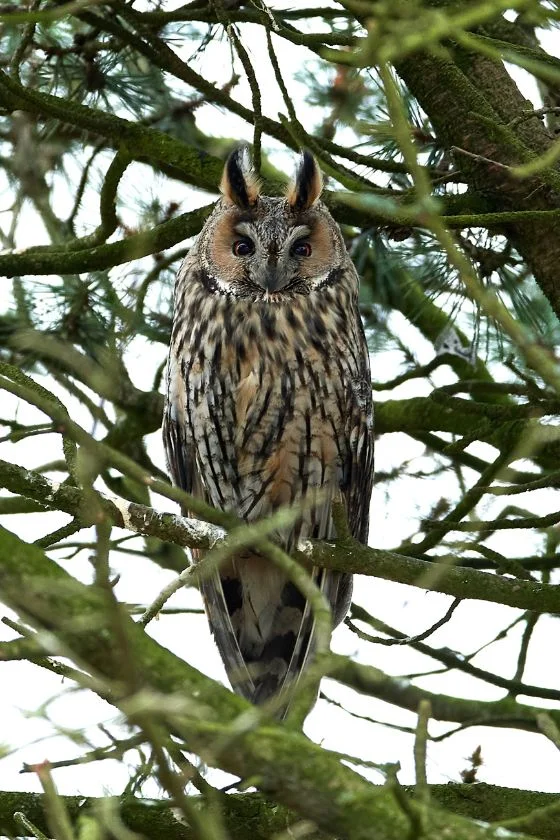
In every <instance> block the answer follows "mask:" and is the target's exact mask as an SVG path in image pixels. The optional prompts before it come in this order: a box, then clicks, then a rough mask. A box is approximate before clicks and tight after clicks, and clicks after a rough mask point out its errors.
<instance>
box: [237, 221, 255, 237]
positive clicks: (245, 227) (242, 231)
mask: <svg viewBox="0 0 560 840" xmlns="http://www.w3.org/2000/svg"><path fill="white" fill-rule="evenodd" d="M233 230H234V231H235V233H238V234H239V235H240V236H250V237H253V236H255V234H256V231H255V226H254V224H253V223H252V222H250V221H248V220H247V221H243V219H240V220H238V221H237V222H236V223H235V224H234V226H233Z"/></svg>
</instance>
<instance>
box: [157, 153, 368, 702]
mask: <svg viewBox="0 0 560 840" xmlns="http://www.w3.org/2000/svg"><path fill="white" fill-rule="evenodd" d="M321 189H322V181H321V174H320V172H319V169H318V167H317V163H316V162H315V160H314V158H313V157H312V156H311V155H310V154H309V153H307V152H305V153H304V154H303V156H302V159H301V163H300V166H299V170H298V172H297V175H296V178H295V181H294V183H293V184H292V185H291V186H290V188H289V190H288V192H287V194H286V196H285V197H283V198H270V197H267V196H263V195H260V192H259V184H258V181H257V179H256V178H255V177H254V176H253V174H252V173H251V172H250V169H249V167H248V166H247V162H246V160H245V157H244V152H243V151H240V150H239V151H236V152H234V153H233V154H232V155H231V156H230V158H229V160H228V161H227V163H226V166H225V170H224V174H223V178H222V183H221V191H222V198H221V200H220V201H219V202H218V203H217V205H216V207H215V209H214V211H213V213H212V215H211V216H210V217H209V218H208V220H207V222H206V224H205V225H204V227H203V229H202V232H201V233H200V236H199V237H198V239H197V241H196V243H195V244H194V245H193V247H192V249H191V251H190V252H189V254H188V256H187V257H186V258H185V261H184V262H183V265H182V266H181V269H180V271H179V274H178V276H177V283H176V287H175V304H174V315H173V333H172V338H171V348H170V353H169V362H168V370H167V402H166V408H165V416H164V431H163V434H164V441H165V447H166V451H167V458H168V462H169V468H170V471H171V474H172V477H173V481H174V482H175V483H176V484H177V485H179V486H180V487H182V488H183V489H184V490H186V491H187V492H188V493H191V494H193V495H194V496H197V497H200V498H202V499H204V500H205V501H207V502H209V503H210V504H211V505H213V506H214V507H216V508H219V509H221V510H225V511H230V512H232V513H234V514H236V515H237V516H238V517H239V518H241V519H243V520H245V521H247V522H252V521H254V520H257V519H260V518H262V517H266V516H267V515H269V514H271V513H272V512H273V511H275V510H276V509H278V508H279V507H281V506H285V505H295V506H298V505H300V506H301V504H302V502H308V503H309V502H311V504H306V505H305V508H304V509H303V511H302V515H301V517H300V518H299V520H298V521H297V522H296V523H295V524H294V525H293V526H292V527H290V528H288V529H285V530H284V531H283V532H282V533H281V534H280V535H279V536H278V537H277V539H278V541H279V542H280V543H281V545H282V546H283V548H285V550H286V551H288V552H291V551H293V549H295V548H296V547H297V543H298V540H300V539H307V538H314V539H331V538H333V537H335V536H336V535H335V532H334V526H333V520H332V505H333V501H335V500H336V499H342V500H343V502H344V504H345V508H346V513H347V519H348V525H349V528H350V531H351V533H352V534H353V536H354V537H355V538H356V539H358V540H360V541H361V542H366V541H367V535H368V513H369V504H370V496H371V489H372V481H373V428H372V398H371V378H370V370H369V360H368V352H367V346H366V341H365V336H364V331H363V327H362V323H361V320H360V315H359V311H358V277H357V274H356V270H355V269H354V266H353V264H352V261H351V260H350V257H349V256H348V254H347V252H346V249H345V246H344V242H343V239H342V235H341V232H340V229H339V227H338V225H337V224H336V222H335V221H334V219H333V218H332V216H331V215H330V213H329V211H328V210H327V208H326V207H325V205H324V204H322V203H321V201H320V200H319V196H320V194H321ZM314 499H316V500H317V503H316V504H315V505H313V500H314ZM195 559H196V558H195ZM312 576H313V579H314V581H315V583H316V584H317V586H318V587H319V588H320V589H321V590H322V592H323V593H324V595H325V597H326V599H327V601H328V602H329V603H330V605H331V608H332V614H333V624H334V625H336V624H338V623H339V622H340V621H342V619H343V618H344V616H345V615H346V613H347V611H348V607H349V605H350V598H351V591H352V577H351V575H349V574H343V573H340V572H334V571H329V570H325V569H319V568H315V569H313V571H312ZM201 589H202V595H203V598H204V603H205V607H206V612H207V615H208V620H209V622H210V627H211V629H212V632H213V634H214V637H215V640H216V643H217V645H218V648H219V650H220V653H221V655H222V658H223V661H224V664H225V667H226V671H227V673H228V676H229V679H230V681H231V684H232V686H233V688H234V689H235V691H237V692H238V693H240V694H242V695H243V696H244V697H246V698H248V699H249V700H251V701H253V702H254V703H263V702H264V701H266V700H267V699H268V698H270V697H273V696H274V695H275V694H277V693H278V692H279V691H280V690H281V689H282V688H284V687H288V686H290V685H292V686H293V685H294V684H295V681H296V679H297V677H298V675H299V674H300V673H301V671H302V669H303V668H304V666H305V663H306V661H307V660H308V658H309V655H310V652H312V650H313V614H312V611H311V609H310V606H309V604H308V603H306V601H305V598H304V597H303V596H302V594H301V593H300V592H299V590H298V589H297V587H296V586H295V585H294V584H293V583H291V582H290V581H289V580H288V579H287V578H286V577H285V575H284V574H283V573H282V572H281V571H280V570H279V569H278V568H277V567H275V566H274V565H273V564H272V563H271V562H270V560H267V559H265V558H264V557H262V556H260V555H259V554H258V552H257V551H255V550H250V551H247V552H243V553H241V554H240V555H237V556H235V557H234V558H233V559H231V561H229V562H228V563H227V564H225V565H223V566H222V567H221V569H220V570H219V572H215V573H214V575H213V576H212V577H210V578H209V579H206V580H204V581H203V583H202V584H201Z"/></svg>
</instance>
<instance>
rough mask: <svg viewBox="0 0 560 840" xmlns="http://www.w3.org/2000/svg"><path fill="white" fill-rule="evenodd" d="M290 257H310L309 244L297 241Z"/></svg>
mask: <svg viewBox="0 0 560 840" xmlns="http://www.w3.org/2000/svg"><path fill="white" fill-rule="evenodd" d="M291 251H292V256H294V257H310V256H311V245H310V244H309V242H305V241H303V240H301V239H300V240H299V242H296V243H295V244H294V245H292V248H291Z"/></svg>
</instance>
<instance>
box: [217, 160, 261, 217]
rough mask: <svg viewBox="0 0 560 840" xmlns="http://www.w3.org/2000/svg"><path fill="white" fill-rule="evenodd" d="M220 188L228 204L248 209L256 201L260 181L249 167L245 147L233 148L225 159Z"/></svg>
mask: <svg viewBox="0 0 560 840" xmlns="http://www.w3.org/2000/svg"><path fill="white" fill-rule="evenodd" d="M220 190H221V192H222V195H223V196H224V198H225V200H226V201H227V202H228V204H235V205H236V206H237V207H239V208H241V209H242V210H249V209H250V208H251V207H254V206H255V204H256V203H257V200H258V197H259V192H260V182H259V179H258V178H257V176H256V175H255V173H254V172H253V171H252V169H251V163H250V160H249V155H248V152H247V149H246V148H245V147H242V148H240V149H235V150H234V151H233V152H232V153H231V154H230V156H229V157H228V159H227V161H226V165H225V167H224V174H223V175H222V180H221V183H220Z"/></svg>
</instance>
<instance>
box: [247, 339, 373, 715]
mask: <svg viewBox="0 0 560 840" xmlns="http://www.w3.org/2000/svg"><path fill="white" fill-rule="evenodd" d="M360 326H361V324H360ZM362 339H363V341H362V371H361V374H360V376H358V377H357V378H356V379H355V380H354V381H353V383H352V387H351V388H350V389H348V390H346V393H345V396H343V395H342V394H341V395H340V398H341V399H345V400H346V404H347V411H346V416H347V426H346V429H345V435H344V441H343V446H344V450H345V453H346V457H345V462H344V467H343V474H342V477H341V483H340V492H341V496H342V500H343V502H344V503H345V507H346V514H347V520H348V527H349V529H350V532H351V534H352V536H353V537H354V538H355V539H357V540H359V541H360V542H363V543H367V539H368V530H369V507H370V499H371V492H372V488H373V452H374V432H373V403H372V392H371V377H370V373H369V359H368V351H367V344H366V340H365V335H364V334H363V332H362ZM334 495H335V494H333V497H331V498H327V499H326V500H325V501H324V503H323V504H322V505H321V506H320V507H319V508H318V509H316V511H315V519H314V524H313V527H312V529H311V533H310V536H311V537H312V538H313V539H317V540H321V539H331V538H332V537H333V535H334V531H333V523H332V503H333V498H334ZM336 495H338V494H336ZM311 577H312V580H313V582H314V583H315V584H316V585H317V587H318V588H319V589H320V590H321V592H322V593H323V595H324V596H325V598H326V600H327V602H328V603H329V604H330V606H331V609H332V613H333V626H334V627H336V626H337V624H339V623H340V622H341V621H342V620H343V618H344V617H345V616H346V614H347V612H348V609H349V607H350V602H351V599H352V575H351V574H346V573H344V572H337V571H333V570H330V569H319V568H317V567H314V568H313V569H312V571H311ZM288 593H291V594H288ZM298 596H299V604H298V606H299V609H300V610H301V618H300V619H299V627H298V626H297V622H296V624H295V626H294V627H293V628H292V629H293V632H294V633H295V643H294V644H293V648H291V654H290V648H289V647H287V649H286V650H285V654H287V655H285V656H284V660H285V672H284V673H283V675H282V678H281V679H280V680H278V679H277V678H276V680H275V679H274V670H273V671H272V672H271V675H270V676H269V679H268V681H266V682H263V683H262V684H261V685H259V686H258V687H257V698H255V699H258V701H260V702H263V700H265V699H266V697H268V696H270V695H271V694H274V693H276V692H278V691H279V690H281V689H283V688H284V687H286V686H288V685H290V684H292V685H293V686H294V687H295V686H296V684H297V680H298V678H299V676H300V675H301V673H302V672H303V670H304V668H305V665H306V662H307V659H308V658H309V656H310V655H311V654H312V651H313V628H314V623H315V622H314V616H313V610H312V609H311V606H310V604H309V602H306V601H304V599H303V598H302V597H301V594H300V593H299V591H298V590H297V589H296V587H295V586H294V584H292V583H287V584H286V585H285V587H284V591H283V593H282V600H283V601H285V602H287V603H288V602H291V606H292V607H293V606H295V605H296V602H297V601H298ZM293 617H294V614H293V613H292V620H293ZM285 635H286V634H285ZM279 653H280V651H279Z"/></svg>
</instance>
